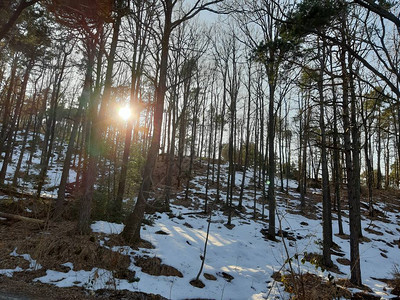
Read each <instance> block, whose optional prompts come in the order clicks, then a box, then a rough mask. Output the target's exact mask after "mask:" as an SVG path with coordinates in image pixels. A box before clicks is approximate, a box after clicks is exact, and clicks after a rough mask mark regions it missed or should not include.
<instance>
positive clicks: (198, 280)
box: [190, 279, 206, 289]
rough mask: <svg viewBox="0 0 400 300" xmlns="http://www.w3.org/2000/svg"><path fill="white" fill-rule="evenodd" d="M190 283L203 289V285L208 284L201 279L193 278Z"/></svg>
mask: <svg viewBox="0 0 400 300" xmlns="http://www.w3.org/2000/svg"><path fill="white" fill-rule="evenodd" d="M190 284H191V285H192V286H194V287H197V288H199V289H202V288H203V287H205V286H206V285H205V284H204V283H203V281H201V280H200V279H193V280H190Z"/></svg>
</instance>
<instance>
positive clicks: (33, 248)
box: [17, 222, 130, 271]
mask: <svg viewBox="0 0 400 300" xmlns="http://www.w3.org/2000/svg"><path fill="white" fill-rule="evenodd" d="M73 229H74V224H73V223H70V222H63V223H60V224H56V225H55V226H54V227H53V228H51V229H50V230H49V231H45V232H42V233H41V234H38V235H36V236H34V237H31V238H29V239H26V240H24V241H20V242H19V243H17V248H18V250H17V251H18V253H29V254H30V255H31V256H32V258H33V259H35V260H37V261H38V263H40V264H41V265H42V266H43V267H44V268H45V269H53V270H58V268H59V267H60V264H63V263H66V262H71V263H72V264H73V265H74V269H76V270H87V271H88V270H91V269H93V267H99V268H104V269H108V270H116V268H117V269H126V268H128V267H129V264H130V259H129V257H128V256H126V255H123V254H121V253H118V252H115V251H111V250H109V249H107V248H104V247H102V246H100V244H99V240H98V237H97V236H96V235H94V234H93V235H90V236H88V235H84V236H78V235H75V234H74V232H73Z"/></svg>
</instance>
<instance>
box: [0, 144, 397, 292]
mask: <svg viewBox="0 0 400 300" xmlns="http://www.w3.org/2000/svg"><path fill="white" fill-rule="evenodd" d="M64 150H65V149H64ZM19 151H20V148H19V147H18V148H17V149H16V151H14V154H13V159H12V163H11V164H10V165H9V167H8V169H7V183H11V181H12V177H13V174H14V172H15V165H16V161H17V160H18V156H19ZM28 156H29V153H28V151H25V154H24V161H26V160H27V159H28ZM39 164H40V156H34V158H33V166H31V167H30V172H31V174H36V175H37V174H38V172H39V169H38V168H37V167H36V168H35V167H34V166H35V165H36V166H37V165H39ZM1 165H2V162H0V167H1ZM26 168H27V165H26V164H23V168H22V170H21V171H22V172H24V171H26ZM222 171H223V172H222V179H223V180H222V181H223V182H224V181H226V177H227V175H226V172H227V165H223V166H222ZM252 175H253V172H252V171H251V170H250V171H249V172H247V176H246V180H245V193H244V200H243V206H244V208H245V212H243V213H242V214H241V215H240V216H237V215H234V216H233V219H232V223H233V224H234V225H235V227H234V228H232V229H228V228H227V227H226V226H224V224H226V222H227V216H226V215H224V214H223V213H222V212H221V211H219V210H218V211H214V212H213V213H212V217H211V226H210V235H209V239H208V245H207V254H206V258H205V264H204V269H203V274H204V273H208V274H212V275H214V276H215V277H216V280H215V281H213V280H207V279H206V278H205V277H204V276H203V274H202V275H201V276H200V279H201V280H202V282H203V283H205V287H204V288H202V289H200V288H196V287H193V286H192V285H190V283H189V282H190V281H191V280H192V279H194V278H195V277H196V275H197V273H198V272H199V268H200V266H201V258H200V257H201V256H202V255H203V250H204V243H205V238H206V231H207V225H208V221H207V220H208V217H207V216H205V215H202V214H198V213H196V212H199V211H200V210H202V209H203V207H204V200H203V198H204V197H198V194H199V193H200V194H205V192H206V187H205V181H206V177H205V176H197V177H196V178H194V180H193V181H192V183H191V188H190V190H189V191H190V196H191V199H192V203H193V204H196V205H193V206H191V207H183V206H179V205H174V204H172V205H171V209H172V215H174V217H171V215H169V216H168V215H167V214H161V213H156V214H155V215H152V216H151V218H152V219H153V220H154V225H153V226H149V225H146V226H144V227H143V228H142V238H144V239H145V240H148V241H150V242H151V243H152V244H153V245H154V246H155V248H154V249H139V250H133V249H131V248H129V247H127V246H120V247H114V248H113V249H112V250H114V251H119V252H120V253H123V254H126V255H129V256H130V260H131V265H130V270H131V271H135V272H136V277H137V278H138V281H135V282H131V283H130V282H128V281H127V280H122V279H117V278H114V277H113V273H112V272H111V271H109V270H104V269H98V268H94V269H92V270H91V271H84V270H76V269H75V268H74V266H73V265H72V263H71V262H68V261H65V262H64V261H60V264H63V265H65V266H67V267H69V268H70V270H69V271H68V272H67V273H64V272H59V271H55V270H47V273H46V275H45V276H43V277H39V278H36V279H35V280H37V281H40V282H43V283H49V284H54V285H56V286H59V287H67V286H83V287H85V288H88V289H102V288H110V289H127V290H131V291H140V292H146V293H154V294H160V295H162V296H164V297H166V298H169V299H183V298H211V299H265V298H267V299H274V298H279V299H288V298H290V295H289V294H287V293H286V292H284V291H283V287H282V286H281V284H280V283H277V282H275V281H274V280H273V279H272V278H271V275H272V274H273V273H274V272H276V271H281V272H285V271H286V270H287V268H288V266H287V264H286V262H287V261H288V258H293V257H295V256H296V257H297V255H298V257H299V258H298V259H297V260H296V259H295V260H293V263H292V264H293V266H294V268H295V271H296V272H298V273H301V272H302V273H304V272H312V273H315V274H318V275H320V276H323V277H326V278H327V277H328V274H329V272H328V271H322V270H321V269H316V268H315V266H314V265H312V264H311V263H309V262H306V263H304V264H303V263H301V262H300V260H301V258H302V257H303V256H304V254H305V253H321V252H322V250H321V239H322V226H321V221H322V217H321V208H322V207H321V205H320V204H317V205H316V206H315V212H314V215H315V216H317V219H308V218H306V217H304V216H302V215H299V214H295V213H293V211H295V210H294V209H293V208H294V207H296V205H298V204H299V194H298V193H296V192H295V191H294V188H295V187H297V183H296V182H295V181H293V180H290V181H289V188H290V191H289V194H290V197H288V196H287V195H285V194H283V193H279V192H277V216H278V218H277V220H278V225H279V226H280V227H281V229H282V230H284V231H285V232H287V233H288V234H289V235H290V236H291V237H293V238H292V239H290V240H287V239H285V244H286V246H287V247H284V243H283V242H282V241H279V242H274V241H269V240H267V239H265V238H264V235H263V233H262V232H261V231H264V230H266V229H267V228H268V224H267V222H265V221H262V220H257V221H255V220H253V219H252V218H251V217H252V214H253V211H254V209H253V205H254V198H256V199H259V198H261V196H262V193H261V191H259V190H257V194H256V195H254V194H253V192H254V187H253V186H252V185H251V184H252V183H251V180H250V178H251V177H252ZM75 176H76V174H75V172H74V171H73V170H71V171H70V181H74V179H75ZM60 177H61V167H60V166H59V165H57V163H56V160H55V159H54V162H53V164H52V165H51V167H50V168H49V171H48V179H47V184H46V185H45V187H44V192H43V195H50V196H52V195H56V193H57V188H56V187H57V185H58V182H59V179H60ZM241 181H242V173H241V172H237V173H236V178H235V183H236V185H237V186H240V184H241ZM276 183H277V185H278V184H279V182H278V181H277V182H276ZM20 184H21V188H22V189H24V191H32V192H34V181H32V182H29V181H28V182H20ZM285 184H286V180H285ZM310 191H311V192H312V193H320V191H319V190H317V189H313V190H310ZM195 193H196V195H195ZM215 194H216V190H215V189H209V190H208V195H209V197H210V200H209V203H210V202H212V199H213V195H215ZM0 197H1V196H0ZM178 197H183V196H182V195H178ZM221 197H222V199H225V197H226V193H224V192H221ZM289 198H290V200H289ZM237 199H238V193H235V195H234V203H235V204H236V203H237ZM172 202H173V201H172ZM261 206H262V205H261V204H260V203H257V212H258V214H261V211H262V207H261ZM288 208H290V209H288ZM377 208H378V209H380V210H381V211H384V212H385V214H386V217H387V220H389V222H383V221H373V222H371V221H370V220H368V219H363V220H362V228H363V229H366V228H372V229H374V230H376V231H375V233H374V231H366V230H364V231H363V234H364V236H365V237H367V238H369V240H370V241H369V242H362V243H361V244H360V254H361V270H362V278H363V283H364V284H365V285H367V286H368V287H370V288H371V289H372V290H373V292H374V293H375V294H376V295H379V296H381V297H382V298H387V299H389V298H391V296H392V295H390V288H388V287H387V286H386V284H384V283H382V282H381V281H378V280H375V279H373V278H391V277H392V272H393V270H394V269H395V268H399V264H400V246H399V243H400V242H397V241H399V236H400V219H399V216H398V215H397V214H396V213H394V212H390V211H387V210H386V209H385V204H384V203H379V204H377ZM264 211H265V214H266V216H265V217H266V219H267V218H268V208H267V206H265V209H264ZM343 222H344V229H345V233H347V234H348V233H349V230H348V219H347V218H346V217H344V218H343ZM122 229H123V225H122V224H113V223H108V222H104V221H97V222H95V223H93V224H92V230H93V231H94V232H102V233H105V234H118V233H120V232H121V231H122ZM160 230H162V231H164V232H166V233H168V235H160V234H156V232H157V231H160ZM333 232H334V233H337V232H338V224H337V222H336V221H333ZM377 232H378V233H379V234H382V235H378V234H377ZM106 239H107V237H106ZM278 239H279V240H280V238H278ZM334 242H335V243H336V244H338V245H339V247H340V249H341V252H342V254H343V255H344V256H343V257H344V258H348V259H349V258H350V255H349V241H348V240H346V239H342V238H339V237H337V236H334ZM101 245H103V246H104V247H106V246H105V243H104V241H101ZM286 249H287V250H286ZM10 255H12V256H20V257H22V258H24V259H26V260H28V261H29V263H30V266H29V269H28V270H36V269H38V268H41V266H40V265H39V264H38V263H37V262H35V261H34V260H33V259H32V258H31V257H30V256H29V255H28V254H21V253H19V252H18V249H15V250H14V251H13V252H11V253H10ZM137 255H140V256H143V255H147V256H150V257H158V258H160V259H162V263H163V264H167V265H170V266H173V267H175V268H176V269H178V270H179V271H180V272H182V274H183V277H182V278H179V277H174V276H152V275H148V274H146V273H144V272H142V270H141V268H139V267H137V266H135V264H134V261H135V258H134V256H137ZM337 258H339V257H338V256H332V259H333V262H334V263H335V264H336V265H337V266H338V268H339V270H340V272H342V273H343V274H344V275H338V274H336V273H330V274H331V275H332V276H334V279H338V278H349V277H350V275H349V274H350V270H349V266H344V265H342V264H339V263H337V261H336V259H337ZM20 271H23V269H22V268H21V267H16V268H15V269H7V270H6V269H4V270H0V275H5V276H13V273H14V272H20ZM223 273H227V274H229V275H231V276H233V279H232V280H227V279H226V278H224V277H223Z"/></svg>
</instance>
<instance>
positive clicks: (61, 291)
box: [0, 276, 166, 300]
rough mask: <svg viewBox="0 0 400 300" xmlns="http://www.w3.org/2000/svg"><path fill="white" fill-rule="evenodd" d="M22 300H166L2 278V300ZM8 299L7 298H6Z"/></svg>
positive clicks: (0, 284) (144, 295)
mask: <svg viewBox="0 0 400 300" xmlns="http://www.w3.org/2000/svg"><path fill="white" fill-rule="evenodd" d="M2 296H4V297H9V299H22V300H27V299H29V300H48V299H60V300H76V299H88V300H95V299H131V300H164V299H166V298H164V297H162V296H160V295H154V294H145V293H140V292H130V291H126V290H124V291H114V290H98V291H95V292H94V291H87V290H85V289H83V288H81V287H69V288H58V287H55V286H53V285H49V284H44V283H40V282H27V281H24V280H21V278H17V279H16V278H8V277H4V276H0V298H1V299H2ZM6 299H7V298H6Z"/></svg>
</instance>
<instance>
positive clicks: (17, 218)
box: [0, 211, 44, 224]
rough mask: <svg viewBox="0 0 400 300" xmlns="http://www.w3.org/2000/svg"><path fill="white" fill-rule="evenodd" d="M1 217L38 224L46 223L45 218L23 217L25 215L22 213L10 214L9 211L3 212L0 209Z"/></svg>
mask: <svg viewBox="0 0 400 300" xmlns="http://www.w3.org/2000/svg"><path fill="white" fill-rule="evenodd" d="M0 217H3V218H7V219H13V220H18V221H24V222H30V223H36V224H44V221H43V220H39V219H33V218H28V217H23V216H20V215H13V214H8V213H3V212H1V211H0Z"/></svg>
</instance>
